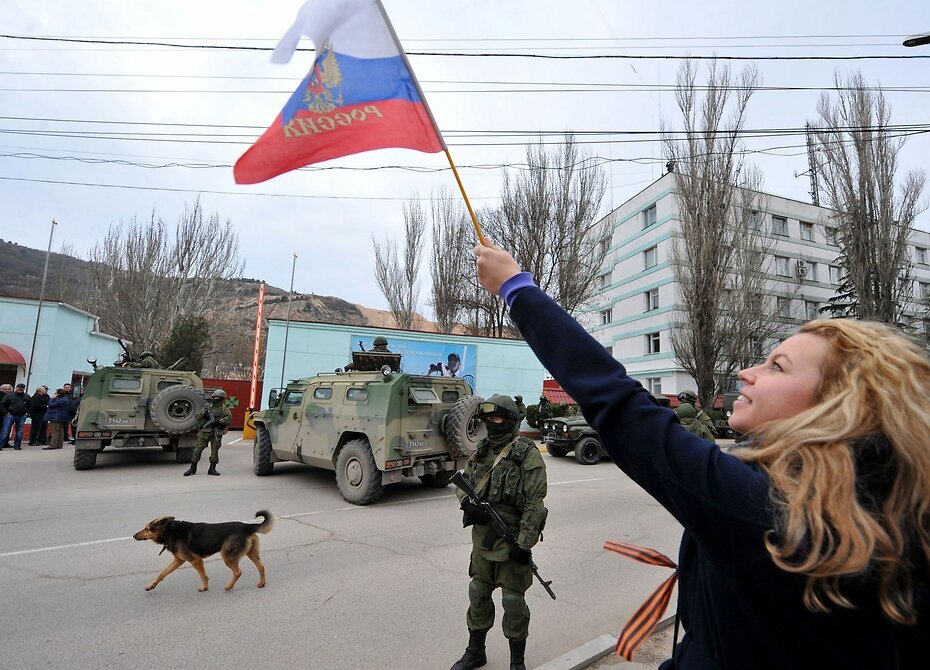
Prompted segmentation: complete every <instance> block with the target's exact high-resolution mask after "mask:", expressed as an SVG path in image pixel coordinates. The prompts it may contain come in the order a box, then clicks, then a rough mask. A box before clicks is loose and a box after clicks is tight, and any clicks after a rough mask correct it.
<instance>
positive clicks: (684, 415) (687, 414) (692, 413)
mask: <svg viewBox="0 0 930 670" xmlns="http://www.w3.org/2000/svg"><path fill="white" fill-rule="evenodd" d="M675 413H676V414H677V415H678V418H679V419H694V418H695V417H697V410H696V409H695V408H694V405H692V404H691V403H689V402H683V403H681V404H680V405H679V406H678V407H676V408H675Z"/></svg>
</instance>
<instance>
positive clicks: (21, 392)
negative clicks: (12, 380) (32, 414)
mask: <svg viewBox="0 0 930 670" xmlns="http://www.w3.org/2000/svg"><path fill="white" fill-rule="evenodd" d="M29 400H30V398H29V394H28V393H26V385H25V384H17V385H16V390H15V391H13V392H12V393H7V394H6V395H5V396H3V400H0V404H2V405H3V408H4V410H6V416H4V417H3V428H2V429H0V433H2V435H3V443H2V444H0V449H3V448H4V447H13V449H15V450H16V451H19V449H20V447H22V444H23V429H24V428H25V426H26V417H27V416H28V415H29ZM13 426H16V436H15V437H14V438H13V444H10V430H12V428H13Z"/></svg>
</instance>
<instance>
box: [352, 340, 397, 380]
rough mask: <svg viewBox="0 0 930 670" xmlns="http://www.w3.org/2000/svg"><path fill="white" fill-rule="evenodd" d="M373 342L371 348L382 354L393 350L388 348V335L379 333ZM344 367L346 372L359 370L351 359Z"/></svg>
mask: <svg viewBox="0 0 930 670" xmlns="http://www.w3.org/2000/svg"><path fill="white" fill-rule="evenodd" d="M371 344H372V346H371V350H372V351H377V352H379V353H382V354H389V353H391V350H390V349H388V341H387V338H386V337H382V336H380V335H379V336H378V337H376V338H375V339H374V340H372V343H371ZM359 345H361V342H359ZM342 369H343V370H345V371H346V372H351V371H353V370H358V368H357V367H356V365H355V362H354V361H349V362H348V363H347V364H346V366H345V367H344V368H342Z"/></svg>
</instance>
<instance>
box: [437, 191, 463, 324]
mask: <svg viewBox="0 0 930 670" xmlns="http://www.w3.org/2000/svg"><path fill="white" fill-rule="evenodd" d="M467 217H468V214H467V213H466V212H465V208H464V207H463V205H462V204H461V203H460V202H459V201H457V200H455V199H453V197H452V195H451V193H449V191H448V190H445V189H442V190H440V191H439V193H438V194H437V196H435V197H434V199H433V206H432V231H433V240H432V242H433V246H432V251H431V253H430V277H431V278H432V299H431V301H430V304H431V306H432V308H433V314H434V315H435V318H436V323H437V324H438V325H439V329H440V330H441V331H442V332H444V333H451V332H452V330H453V329H454V328H455V326H456V325H458V323H459V320H460V317H461V316H462V312H463V309H464V307H465V302H466V300H465V295H466V288H467V286H468V282H469V280H470V277H471V275H472V274H474V272H473V270H472V267H473V264H472V257H471V254H469V253H468V244H469V241H470V228H471V224H470V223H469V221H468V218H467Z"/></svg>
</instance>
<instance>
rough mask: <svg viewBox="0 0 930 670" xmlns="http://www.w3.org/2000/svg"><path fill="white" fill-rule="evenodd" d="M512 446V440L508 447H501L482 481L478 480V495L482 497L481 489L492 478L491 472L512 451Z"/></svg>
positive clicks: (476, 491) (476, 489)
mask: <svg viewBox="0 0 930 670" xmlns="http://www.w3.org/2000/svg"><path fill="white" fill-rule="evenodd" d="M512 446H513V442H511V443H510V444H508V445H507V446H506V447H504V448H503V449H501V453H499V454H498V455H497V458H495V459H494V462H493V463H492V464H491V467H490V468H489V469H488V471H487V472H486V473H484V477H482V478H481V481H480V482H478V486H476V487H475V493H477V494H478V497H481V491H482V489H484V487H485V484H487V483H488V480H489V479H490V478H491V473H492V472H494V468H496V467H497V464H498V463H500V462H501V460H503V459H504V458H506V457H507V454H509V453H510V448H511V447H512Z"/></svg>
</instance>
